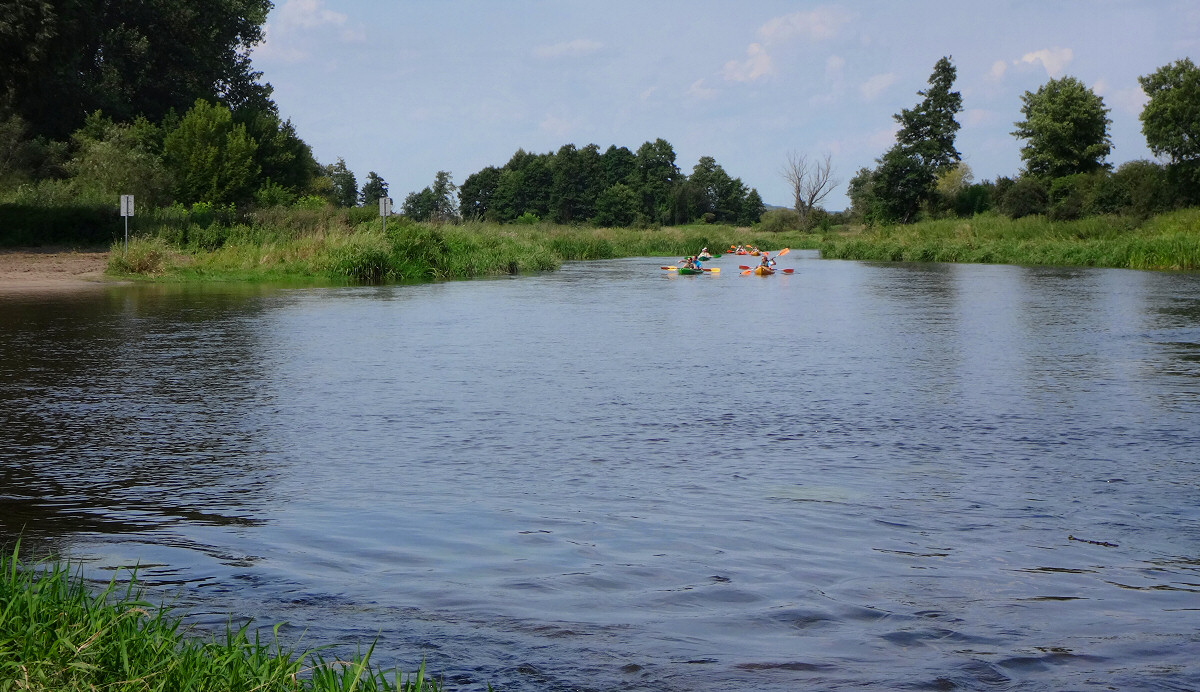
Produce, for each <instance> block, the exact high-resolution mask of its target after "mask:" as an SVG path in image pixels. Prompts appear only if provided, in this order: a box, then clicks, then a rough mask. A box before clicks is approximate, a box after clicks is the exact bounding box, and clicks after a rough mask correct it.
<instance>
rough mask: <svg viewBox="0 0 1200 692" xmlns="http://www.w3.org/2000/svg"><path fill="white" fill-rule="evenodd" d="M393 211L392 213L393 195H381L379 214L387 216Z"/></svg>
mask: <svg viewBox="0 0 1200 692" xmlns="http://www.w3.org/2000/svg"><path fill="white" fill-rule="evenodd" d="M391 213H392V198H391V197H380V198H379V215H380V216H387V215H389V214H391Z"/></svg>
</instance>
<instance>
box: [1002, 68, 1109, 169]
mask: <svg viewBox="0 0 1200 692" xmlns="http://www.w3.org/2000/svg"><path fill="white" fill-rule="evenodd" d="M1021 101H1022V103H1023V104H1024V105H1023V106H1022V107H1021V113H1022V114H1023V115H1024V116H1025V119H1024V120H1021V121H1019V122H1016V123H1014V124H1015V125H1016V126H1017V129H1016V130H1015V131H1014V132H1013V135H1014V136H1016V137H1018V138H1020V139H1024V140H1026V144H1025V146H1023V147H1021V160H1022V161H1024V162H1025V172H1026V173H1028V174H1029V175H1034V176H1040V177H1045V178H1060V177H1062V176H1066V175H1073V174H1076V173H1090V172H1092V171H1096V170H1099V169H1102V168H1108V164H1106V163H1105V162H1104V159H1105V158H1106V157H1107V156H1108V154H1109V152H1110V151H1111V149H1112V142H1111V140H1110V139H1109V135H1108V126H1109V125H1110V124H1111V123H1112V120H1110V119H1109V118H1108V115H1107V114H1108V112H1109V109H1107V108H1105V107H1104V100H1103V99H1102V98H1101V97H1099V96H1097V95H1096V94H1095V93H1094V92H1093V91H1092V90H1091V89H1089V88H1087V87H1086V86H1084V84H1083V82H1080V81H1079V80H1078V79H1075V78H1074V77H1063V78H1062V79H1051V80H1050V81H1049V82H1046V83H1045V84H1043V85H1042V86H1041V87H1040V88H1039V89H1038V90H1037V93H1032V92H1028V91H1027V92H1025V94H1024V95H1023V96H1021Z"/></svg>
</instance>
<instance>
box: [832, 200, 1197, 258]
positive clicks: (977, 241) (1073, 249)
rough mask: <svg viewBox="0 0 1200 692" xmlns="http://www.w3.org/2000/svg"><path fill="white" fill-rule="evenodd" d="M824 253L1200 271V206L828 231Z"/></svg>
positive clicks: (988, 217) (989, 217)
mask: <svg viewBox="0 0 1200 692" xmlns="http://www.w3.org/2000/svg"><path fill="white" fill-rule="evenodd" d="M819 249H820V251H821V256H822V257H825V258H831V259H856V260H879V261H906V262H976V263H994V264H1022V265H1034V264H1041V265H1072V266H1089V267H1119V268H1126V269H1158V270H1195V269H1200V209H1183V210H1179V211H1175V212H1171V213H1168V214H1162V215H1160V216H1156V217H1152V218H1150V219H1148V220H1146V221H1145V222H1140V223H1139V222H1137V221H1135V220H1133V219H1129V218H1126V217H1120V216H1101V217H1090V218H1086V219H1079V220H1077V221H1058V222H1054V221H1050V220H1048V219H1046V218H1044V217H1025V218H1021V219H1009V218H1006V217H1002V216H995V215H990V214H985V215H980V216H976V217H974V218H971V219H941V220H935V221H924V222H921V223H915V224H911V225H907V226H885V227H881V228H871V229H863V230H861V231H859V232H853V233H847V232H842V233H832V234H826V235H825V236H823V237H822V239H821V242H820V244H819Z"/></svg>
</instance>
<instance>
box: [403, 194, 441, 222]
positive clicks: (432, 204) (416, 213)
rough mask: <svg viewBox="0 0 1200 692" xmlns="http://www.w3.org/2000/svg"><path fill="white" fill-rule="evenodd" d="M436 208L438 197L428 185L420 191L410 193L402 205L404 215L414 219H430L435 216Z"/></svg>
mask: <svg viewBox="0 0 1200 692" xmlns="http://www.w3.org/2000/svg"><path fill="white" fill-rule="evenodd" d="M436 208H437V198H436V197H434V194H433V190H432V189H430V188H428V187H427V188H425V189H423V190H421V191H420V192H410V193H408V195H407V196H406V197H405V198H404V204H403V206H402V207H401V209H402V211H403V212H404V215H405V216H407V217H408V218H410V219H412V220H413V221H429V220H430V219H432V218H433V214H434V210H435V209H436Z"/></svg>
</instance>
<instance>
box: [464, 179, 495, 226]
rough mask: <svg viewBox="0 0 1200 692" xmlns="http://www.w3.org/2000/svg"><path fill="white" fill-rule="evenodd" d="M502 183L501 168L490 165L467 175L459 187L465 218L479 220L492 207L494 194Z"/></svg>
mask: <svg viewBox="0 0 1200 692" xmlns="http://www.w3.org/2000/svg"><path fill="white" fill-rule="evenodd" d="M499 184H500V169H499V168H496V167H495V166H488V167H487V168H484V169H483V170H481V171H479V172H478V173H472V174H471V175H469V176H467V179H466V180H464V181H463V184H462V185H461V186H459V188H458V203H459V210H460V212H461V213H462V216H463V218H464V219H470V220H474V221H479V220H482V219H484V218H486V217H487V214H488V211H489V210H490V209H491V208H492V196H493V195H494V194H495V193H496V187H497V186H498V185H499Z"/></svg>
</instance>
